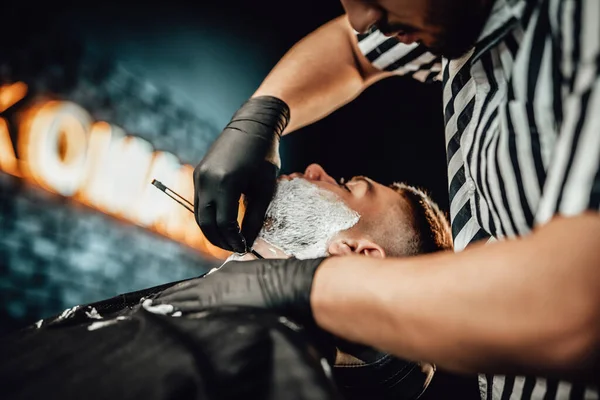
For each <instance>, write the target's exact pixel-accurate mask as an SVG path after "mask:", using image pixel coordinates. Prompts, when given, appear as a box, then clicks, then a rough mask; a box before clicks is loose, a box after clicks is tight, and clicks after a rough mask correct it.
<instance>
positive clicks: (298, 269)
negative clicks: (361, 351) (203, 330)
mask: <svg viewBox="0 0 600 400" xmlns="http://www.w3.org/2000/svg"><path fill="white" fill-rule="evenodd" d="M323 260H324V259H323V258H319V259H312V260H298V259H295V258H288V259H270V260H253V261H231V262H228V263H227V264H225V265H223V266H222V267H221V268H219V269H218V270H216V271H214V272H212V273H210V274H208V275H204V276H203V277H201V278H197V279H192V280H189V281H186V282H182V283H179V284H177V285H175V286H172V287H170V288H168V289H167V290H165V291H164V292H162V293H161V294H160V295H158V296H157V297H155V298H154V299H153V300H152V304H153V305H156V304H170V305H172V306H173V308H174V311H181V312H183V313H191V312H198V311H202V310H203V309H207V308H211V307H220V306H246V307H256V308H261V309H268V310H273V311H276V312H280V313H282V314H284V315H287V316H289V317H292V318H294V319H295V320H296V321H297V322H298V323H301V324H314V320H313V317H312V311H311V308H310V293H311V288H312V282H313V277H314V274H315V271H316V270H317V268H318V267H319V265H320V264H321V262H322V261H323Z"/></svg>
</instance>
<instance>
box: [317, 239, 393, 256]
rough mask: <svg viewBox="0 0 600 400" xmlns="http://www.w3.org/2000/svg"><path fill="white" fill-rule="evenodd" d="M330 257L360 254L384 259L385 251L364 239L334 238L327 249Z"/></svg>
mask: <svg viewBox="0 0 600 400" xmlns="http://www.w3.org/2000/svg"><path fill="white" fill-rule="evenodd" d="M327 250H328V252H329V254H331V255H332V256H349V255H352V254H360V255H363V256H367V257H375V258H385V251H384V250H383V248H382V247H381V246H379V245H378V244H377V243H374V242H373V241H371V240H370V239H366V238H358V239H353V238H343V237H340V238H336V239H334V240H333V241H332V242H331V243H329V248H328V249H327Z"/></svg>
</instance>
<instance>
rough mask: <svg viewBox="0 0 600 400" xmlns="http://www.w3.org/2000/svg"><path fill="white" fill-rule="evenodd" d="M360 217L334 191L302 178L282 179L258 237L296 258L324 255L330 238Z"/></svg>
mask: <svg viewBox="0 0 600 400" xmlns="http://www.w3.org/2000/svg"><path fill="white" fill-rule="evenodd" d="M359 218H360V215H359V214H358V213H357V212H356V211H354V210H352V209H350V208H349V207H348V206H346V204H345V203H344V202H343V201H342V199H340V198H339V197H338V196H337V195H336V194H334V193H332V192H330V191H328V190H325V189H322V188H320V187H319V186H317V185H315V184H312V183H310V182H309V181H307V180H305V179H302V178H295V179H292V180H289V181H288V180H283V181H280V182H278V184H277V188H276V190H275V195H274V197H273V200H272V201H271V204H270V205H269V208H268V209H267V213H266V216H265V223H264V225H263V228H262V230H261V231H260V233H259V234H258V237H259V238H261V239H263V240H265V241H266V242H268V243H270V244H272V245H273V246H276V247H278V248H279V249H281V250H283V251H284V252H285V253H286V254H288V255H290V256H293V257H296V258H298V259H307V258H318V257H325V256H326V255H327V247H328V244H329V242H330V240H331V239H333V237H334V236H335V235H336V234H338V233H339V232H341V231H343V230H346V229H349V228H351V227H352V226H354V225H355V224H356V223H357V222H358V220H359Z"/></svg>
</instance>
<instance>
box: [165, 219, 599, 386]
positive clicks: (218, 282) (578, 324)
mask: <svg viewBox="0 0 600 400" xmlns="http://www.w3.org/2000/svg"><path fill="white" fill-rule="evenodd" d="M598 238H600V216H598V214H595V213H588V214H584V215H581V216H578V217H572V218H561V217H557V218H555V219H554V220H553V221H551V222H549V223H548V224H546V225H545V226H544V227H542V228H540V229H539V230H537V231H536V232H534V233H533V234H531V235H530V236H529V237H526V238H523V239H520V240H514V241H506V242H497V243H494V244H491V245H478V246H475V247H472V248H470V249H467V250H465V251H463V252H461V253H457V254H455V253H452V252H444V253H434V254H430V255H423V256H417V257H409V258H402V259H375V258H367V257H363V256H351V257H330V258H328V259H325V260H297V259H286V260H256V261H249V262H243V263H236V262H231V263H228V264H226V265H225V266H224V267H223V268H222V269H221V270H219V271H217V272H215V273H214V274H211V275H210V276H208V277H207V278H206V279H204V280H200V281H197V282H189V283H183V284H181V285H178V286H176V287H174V288H173V289H168V290H167V291H166V292H165V293H164V294H163V295H162V297H160V298H158V299H156V300H155V301H157V302H159V303H160V302H162V303H168V304H172V305H174V307H175V308H176V309H178V310H182V311H184V312H187V311H197V310H201V309H204V308H207V307H212V306H216V305H228V304H229V305H240V304H241V305H248V306H253V307H260V308H268V309H273V310H275V311H277V312H281V313H284V314H287V315H290V316H291V317H293V318H295V319H296V320H298V321H302V322H304V323H309V324H311V323H314V322H315V321H316V323H317V324H318V325H319V326H321V327H322V328H324V329H325V330H327V331H329V332H331V333H333V334H334V335H336V336H338V337H341V338H344V339H346V340H349V341H351V342H355V343H360V344H365V345H369V346H372V347H375V348H379V349H381V350H383V351H386V352H389V353H392V354H394V355H396V356H398V357H401V358H404V359H409V360H424V361H427V362H431V363H434V364H436V365H438V366H439V367H441V368H444V369H446V370H449V371H454V372H459V373H463V372H464V373H475V372H478V373H509V372H511V373H519V374H528V373H531V374H536V375H547V376H560V377H561V378H569V377H571V376H575V377H577V378H581V376H586V375H587V376H588V377H590V379H597V377H598V376H599V375H598V365H599V361H600V357H599V356H600V243H599V239H598ZM313 277H314V279H313ZM209 281H210V284H208V282H209ZM205 283H206V284H205ZM309 294H310V296H309Z"/></svg>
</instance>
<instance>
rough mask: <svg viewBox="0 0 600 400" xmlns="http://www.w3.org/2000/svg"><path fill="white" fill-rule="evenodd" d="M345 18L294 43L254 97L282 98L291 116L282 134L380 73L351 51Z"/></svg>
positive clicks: (348, 98)
mask: <svg viewBox="0 0 600 400" xmlns="http://www.w3.org/2000/svg"><path fill="white" fill-rule="evenodd" d="M355 42H356V39H355V38H354V37H353V33H352V31H351V30H350V26H349V23H348V21H347V19H346V17H345V16H342V17H339V18H336V19H334V20H333V21H331V22H329V23H327V24H325V25H323V26H322V27H320V28H319V29H317V30H316V31H314V32H312V33H311V34H309V35H308V36H306V37H305V38H304V39H302V40H301V41H300V42H298V43H297V44H296V45H295V46H294V47H292V49H290V50H289V51H288V52H287V54H286V55H285V56H284V57H283V58H282V59H281V61H279V63H278V64H277V65H276V66H275V68H274V69H273V70H272V71H271V72H270V73H269V75H268V76H267V78H266V79H265V80H264V82H263V83H262V84H261V86H260V87H259V88H258V90H257V91H256V93H255V94H254V96H262V95H270V96H275V97H278V98H280V99H282V100H283V101H285V102H286V103H287V104H288V106H289V107H290V114H291V119H290V123H289V125H288V127H287V129H286V130H285V132H284V133H289V132H292V131H294V130H296V129H299V128H301V127H303V126H306V125H309V124H310V123H312V122H315V121H317V120H319V119H321V118H323V117H325V116H326V115H328V114H330V113H331V112H333V111H335V110H336V109H338V108H340V107H341V106H343V105H344V104H346V103H348V102H350V101H351V100H353V99H354V98H355V97H356V96H358V95H359V94H360V92H362V90H363V89H364V88H365V87H366V86H368V85H369V84H370V83H372V82H373V81H374V80H376V79H377V78H381V77H382V75H383V73H382V72H380V71H378V70H376V69H375V68H374V67H373V66H371V65H370V64H369V63H368V61H367V60H366V59H365V58H364V56H362V55H360V56H359V55H357V54H356V53H357V47H356V43H355Z"/></svg>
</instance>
